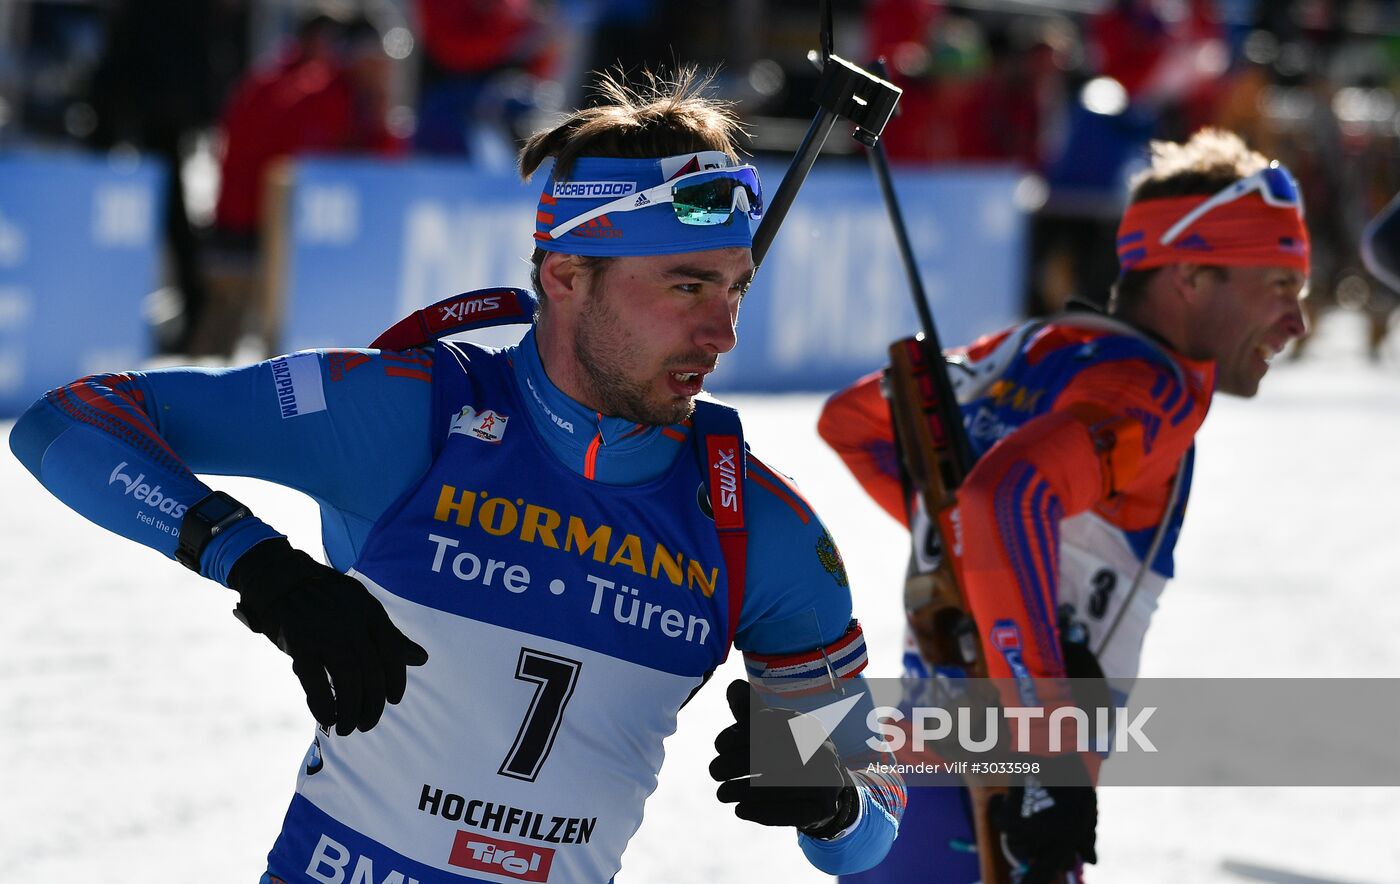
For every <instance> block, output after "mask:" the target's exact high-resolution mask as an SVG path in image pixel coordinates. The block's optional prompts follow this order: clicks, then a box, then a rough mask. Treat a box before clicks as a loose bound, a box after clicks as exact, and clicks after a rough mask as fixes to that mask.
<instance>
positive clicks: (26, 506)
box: [0, 315, 1400, 884]
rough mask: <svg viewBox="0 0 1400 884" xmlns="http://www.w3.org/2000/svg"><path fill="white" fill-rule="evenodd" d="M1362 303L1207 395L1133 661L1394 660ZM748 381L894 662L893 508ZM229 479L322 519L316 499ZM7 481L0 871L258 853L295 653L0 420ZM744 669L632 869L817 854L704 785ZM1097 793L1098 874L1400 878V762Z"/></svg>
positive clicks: (1395, 369) (688, 735) (1359, 671)
mask: <svg viewBox="0 0 1400 884" xmlns="http://www.w3.org/2000/svg"><path fill="white" fill-rule="evenodd" d="M1354 319H1355V317H1351V316H1347V315H1339V316H1336V317H1334V318H1333V319H1332V321H1330V322H1329V323H1327V324H1325V325H1324V327H1323V329H1322V331H1323V335H1322V336H1321V340H1320V341H1319V342H1318V346H1317V347H1316V348H1315V349H1314V350H1313V351H1312V352H1311V353H1310V354H1309V357H1308V359H1307V360H1306V361H1304V362H1302V363H1283V364H1279V365H1277V366H1276V367H1275V368H1274V370H1273V371H1272V372H1271V375H1270V377H1269V378H1268V379H1266V381H1265V383H1264V388H1263V392H1262V393H1261V394H1260V395H1259V397H1258V398H1257V399H1255V400H1253V401H1249V402H1245V401H1240V400H1233V399H1223V398H1222V399H1221V400H1219V401H1217V403H1216V404H1215V406H1214V409H1213V413H1212V415H1211V416H1210V418H1209V419H1208V420H1207V422H1206V427H1205V430H1204V431H1203V432H1202V434H1201V438H1200V452H1199V458H1198V461H1197V478H1196V485H1195V490H1194V493H1193V495H1192V501H1191V509H1190V514H1189V516H1188V519H1187V525H1186V530H1185V532H1184V535H1183V538H1182V542H1181V545H1180V547H1179V552H1178V562H1179V574H1178V579H1177V580H1176V582H1175V583H1174V584H1173V585H1172V586H1171V588H1170V589H1169V590H1168V592H1167V594H1166V596H1165V598H1164V600H1163V605H1162V608H1161V610H1160V612H1159V614H1158V616H1157V622H1156V624H1155V625H1154V627H1153V631H1152V633H1151V635H1150V637H1149V640H1148V643H1147V649H1146V659H1145V661H1144V666H1143V675H1145V676H1226V675H1229V676H1239V677H1251V676H1253V677H1262V676H1285V675H1288V676H1314V677H1315V676H1329V677H1342V676H1356V677H1391V678H1400V596H1397V595H1395V594H1393V593H1396V591H1397V590H1400V560H1398V559H1397V555H1396V547H1393V546H1391V544H1392V543H1395V542H1396V535H1397V529H1400V496H1397V492H1400V444H1397V443H1400V364H1397V362H1396V361H1394V360H1392V361H1388V362H1386V363H1384V364H1382V365H1379V366H1372V365H1369V364H1367V363H1365V362H1364V360H1363V359H1362V358H1361V357H1360V356H1359V355H1357V354H1358V353H1359V350H1360V344H1359V341H1360V329H1359V328H1358V327H1357V325H1356V323H1355V322H1354V321H1353V320H1354ZM734 401H735V402H736V403H737V404H739V405H740V407H741V409H742V410H743V412H744V414H745V415H746V428H747V433H748V436H749V439H750V440H751V442H752V443H753V445H754V447H755V449H756V450H758V451H759V452H761V453H764V454H765V455H766V457H767V459H769V460H770V461H771V462H775V463H776V464H777V465H778V466H779V467H780V468H782V469H783V470H784V471H786V472H788V473H790V474H792V475H793V476H795V477H796V478H797V480H798V482H799V483H800V484H801V486H802V487H803V489H804V490H805V492H806V493H807V495H808V497H809V498H810V499H811V501H812V503H813V504H814V505H815V506H816V508H817V510H818V511H819V512H821V513H822V514H823V516H824V518H825V519H826V521H827V523H828V525H829V526H830V527H831V529H832V532H833V534H834V535H835V537H836V539H837V542H838V543H839V544H840V546H841V549H842V551H843V553H844V556H845V559H846V563H847V565H848V567H849V569H850V572H851V577H852V584H853V589H854V592H855V596H856V609H857V613H858V615H859V616H860V617H861V619H862V621H863V622H864V623H865V627H866V631H867V635H868V637H869V642H870V648H871V666H870V669H869V672H870V673H871V674H873V675H894V674H897V671H898V647H899V635H900V629H901V625H900V623H901V613H900V605H899V596H900V591H899V582H900V575H901V573H902V570H903V563H904V555H905V553H904V543H905V540H904V538H903V537H902V535H901V532H900V530H899V529H898V527H897V526H896V525H895V524H894V523H893V522H892V521H891V520H890V519H888V518H887V517H886V516H885V515H883V514H882V513H881V512H880V511H879V510H878V509H877V508H876V507H875V506H874V505H873V504H871V503H870V502H869V501H868V500H867V499H866V498H865V496H864V495H863V494H862V493H861V492H860V490H859V489H858V488H857V487H856V485H855V484H854V482H853V481H852V480H851V479H850V478H849V476H848V475H847V474H846V472H845V470H844V468H842V467H841V465H840V463H839V462H838V461H837V460H836V458H835V457H834V456H833V455H831V454H830V453H829V452H828V451H827V450H826V449H825V448H824V447H823V446H822V445H821V443H820V442H819V441H818V440H817V438H816V435H815V433H814V431H813V426H814V423H815V420H816V414H817V409H818V408H819V407H820V403H821V398H820V397H816V396H791V397H735V398H734ZM3 426H4V429H5V432H6V434H8V427H9V425H8V424H6V425H3ZM217 487H222V488H225V489H226V490H229V491H230V492H231V493H233V494H235V495H236V496H238V497H239V498H241V499H243V500H244V501H246V502H247V503H249V504H250V506H252V508H253V509H254V510H255V511H256V512H258V513H259V514H260V515H262V516H264V517H268V518H269V520H270V521H272V522H273V523H274V524H276V525H277V526H279V527H280V528H281V529H282V530H284V531H286V532H288V533H289V534H290V535H291V536H292V539H293V542H295V543H297V544H298V545H301V546H304V547H307V548H312V547H314V546H315V545H316V543H317V541H316V538H317V535H318V532H317V526H316V517H315V511H314V508H313V507H312V506H311V504H310V503H309V502H308V501H306V500H303V499H300V498H298V497H297V496H296V495H295V494H293V493H291V492H287V491H284V490H282V489H278V488H274V487H272V486H268V485H264V484H261V483H254V482H250V481H238V480H217ZM0 496H3V500H4V505H3V506H2V507H0V536H3V537H4V538H5V540H4V543H3V544H0V881H3V882H21V881H23V882H37V881H42V882H49V884H65V882H78V881H83V882H86V881H136V880H142V879H145V878H148V877H153V878H159V879H161V880H179V881H190V880H198V881H201V882H207V884H223V882H228V884H234V882H238V884H250V882H254V881H256V880H257V878H258V875H259V873H260V872H261V870H262V868H263V857H264V855H265V853H266V851H267V848H268V847H269V846H270V844H271V842H272V840H273V837H274V835H275V833H276V831H277V828H278V826H279V824H280V821H281V817H282V814H283V812H284V810H285V807H286V803H287V800H288V798H289V796H290V793H291V788H292V784H293V781H294V778H295V775H296V771H297V768H298V765H299V764H300V761H301V757H302V754H303V752H304V750H305V748H306V745H307V743H308V741H309V740H310V737H311V733H312V727H311V723H310V722H311V720H310V717H309V715H308V713H307V712H306V710H305V707H304V705H303V701H302V698H301V694H300V691H299V689H298V687H297V683H296V681H295V679H294V678H293V676H292V674H291V672H290V667H289V666H288V664H287V662H286V660H285V658H283V657H282V656H281V655H279V654H277V653H276V652H275V651H273V649H272V648H271V647H269V646H268V644H267V642H266V641H265V640H264V639H262V638H260V637H258V636H254V635H252V634H251V633H249V632H248V631H247V630H245V629H244V628H243V627H242V626H240V625H239V624H237V623H236V622H234V620H233V618H232V617H230V616H229V613H228V612H229V609H230V608H231V607H232V605H233V600H232V596H231V594H230V593H229V592H228V591H226V590H224V589H222V588H220V587H217V586H215V585H213V584H210V583H208V582H205V581H201V580H200V579H198V578H196V577H194V576H192V575H190V574H189V573H188V572H186V571H185V570H184V569H183V568H180V567H178V566H176V565H174V564H172V563H170V562H168V561H164V560H162V559H161V557H159V556H158V555H156V554H155V553H153V552H150V551H148V550H145V549H143V548H139V547H137V546H135V545H134V544H131V543H128V542H126V541H123V540H120V539H118V538H116V537H115V536H112V535H108V534H106V533H105V532H103V531H101V530H99V529H96V528H94V527H93V526H91V525H90V524H88V523H86V522H84V521H83V520H82V519H81V518H79V517H78V516H76V515H74V514H72V513H70V512H69V511H68V510H66V509H65V508H63V507H62V506H61V505H60V504H58V503H57V502H56V501H55V500H53V499H52V498H51V497H49V496H48V495H47V494H46V493H44V492H43V491H42V489H41V488H40V487H39V486H38V484H37V483H36V482H34V481H33V479H32V478H30V476H29V475H28V474H27V473H26V472H24V470H23V469H22V468H21V467H20V466H19V464H18V463H17V462H16V461H14V459H13V458H12V457H11V456H9V455H8V448H7V450H6V453H5V454H4V456H0ZM741 674H742V668H741V667H740V666H739V665H738V663H737V661H734V660H731V661H730V663H728V664H726V667H725V670H723V671H721V672H720V673H719V674H718V675H717V676H716V678H715V685H712V686H711V687H709V688H707V689H706V690H705V691H704V692H702V693H701V695H700V696H699V697H698V698H697V699H696V701H695V702H693V703H692V704H691V705H690V706H689V707H687V708H686V709H685V710H684V711H683V712H682V713H681V718H680V731H679V732H678V733H677V734H676V736H674V737H673V738H672V739H671V741H670V742H669V743H668V761H667V765H666V768H665V769H664V770H663V772H662V775H661V785H660V787H659V788H658V789H657V792H656V794H655V795H653V796H652V798H651V801H650V802H649V803H648V805H647V815H646V820H645V822H644V823H643V825H642V829H641V832H640V833H639V835H638V836H637V838H636V839H635V840H634V842H633V844H632V846H631V848H630V849H629V851H628V853H627V855H626V857H625V858H624V865H623V871H622V874H621V875H620V876H619V880H620V881H622V882H624V884H625V882H653V881H658V882H659V881H664V882H708V881H717V880H726V881H730V880H732V881H772V880H781V881H783V882H784V884H799V882H803V881H820V880H824V876H821V875H819V874H817V873H816V872H814V871H813V870H812V869H810V868H809V867H808V866H807V865H806V863H805V861H804V860H803V858H802V856H801V854H800V853H799V852H798V850H797V848H796V844H795V839H794V838H793V836H792V835H791V834H789V833H788V832H786V831H774V830H766V829H762V828H760V827H757V826H753V825H750V824H747V823H742V822H740V821H738V820H736V819H735V818H733V816H732V815H731V813H730V811H729V810H728V809H727V808H725V807H723V806H721V805H719V804H718V803H717V802H716V801H715V800H714V797H713V786H712V784H711V783H710V781H709V779H708V777H707V776H706V774H705V766H706V765H707V764H708V762H709V758H710V755H711V751H710V741H711V740H712V739H713V737H714V734H715V733H716V732H717V731H718V730H719V729H720V728H721V727H723V726H724V725H725V724H726V723H727V711H726V709H725V707H724V698H723V690H722V688H720V687H718V686H721V685H723V684H725V683H727V682H728V681H729V680H730V679H732V678H736V677H740V676H741ZM1203 739H1208V735H1203ZM1100 803H1101V823H1100V828H1099V844H1100V849H1099V854H1100V857H1101V860H1102V861H1101V863H1100V865H1099V867H1098V868H1096V869H1093V870H1092V871H1091V873H1090V875H1089V879H1090V880H1091V881H1097V882H1240V881H1271V882H1282V884H1309V882H1312V884H1360V882H1383V881H1389V882H1396V881H1400V839H1397V838H1396V833H1397V832H1400V789H1382V788H1371V789H1322V788H1312V789H1261V788H1254V789H1213V788H1192V789H1184V788H1150V789H1148V788H1138V789H1126V788H1121V789H1105V790H1102V793H1101V797H1100ZM915 834H916V833H909V835H910V836H911V837H913V836H915Z"/></svg>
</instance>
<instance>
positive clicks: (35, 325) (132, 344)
mask: <svg viewBox="0 0 1400 884" xmlns="http://www.w3.org/2000/svg"><path fill="white" fill-rule="evenodd" d="M163 188H164V175H163V172H162V171H161V170H160V169H159V168H158V167H157V166H156V164H155V163H152V162H150V161H146V160H137V159H135V158H131V159H125V160H122V161H120V162H112V161H109V160H108V159H106V158H105V157H96V156H87V155H80V154H73V155H55V154H28V153H16V154H0V417H14V416H15V415H18V414H19V413H20V412H22V411H24V409H25V408H27V407H29V405H30V403H32V402H33V401H34V400H35V399H37V398H38V397H39V396H41V395H43V393H44V392H45V391H47V390H49V389H52V388H53V387H57V386H59V385H61V384H64V383H67V382H68V381H71V380H74V379H76V378H79V377H82V376H83V375H88V374H93V373H95V372H100V371H116V370H122V369H131V368H136V367H139V366H140V364H141V363H142V362H143V361H144V360H145V359H147V358H148V357H149V356H150V354H151V337H150V332H149V330H148V328H147V326H146V322H145V320H144V319H143V318H142V312H141V305H142V301H143V299H144V298H145V296H146V295H147V294H149V293H150V292H151V291H152V290H154V289H155V288H156V287H157V286H158V283H157V279H158V276H157V274H158V271H159V250H160V240H161V227H160V218H161V206H162V199H163V196H164V189H163Z"/></svg>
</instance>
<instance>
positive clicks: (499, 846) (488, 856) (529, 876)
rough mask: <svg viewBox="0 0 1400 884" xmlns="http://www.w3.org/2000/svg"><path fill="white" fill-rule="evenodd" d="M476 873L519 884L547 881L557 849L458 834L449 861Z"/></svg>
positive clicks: (471, 834)
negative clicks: (512, 880)
mask: <svg viewBox="0 0 1400 884" xmlns="http://www.w3.org/2000/svg"><path fill="white" fill-rule="evenodd" d="M447 861H448V862H449V863H451V864H452V865H454V866H457V867H459V868H463V869H471V870H472V871H473V872H490V873H492V874H495V875H502V876H505V877H507V878H514V879H516V880H517V881H548V880H549V867H550V865H551V864H552V863H553V862H554V848H552V847H535V846H533V845H530V844H520V843H517V842H515V841H505V840H503V839H501V838H492V837H490V836H487V835H478V834H476V833H474V832H466V831H462V830H460V829H459V830H458V832H457V838H456V840H455V841H453V843H452V855H451V856H450V857H448V860H447Z"/></svg>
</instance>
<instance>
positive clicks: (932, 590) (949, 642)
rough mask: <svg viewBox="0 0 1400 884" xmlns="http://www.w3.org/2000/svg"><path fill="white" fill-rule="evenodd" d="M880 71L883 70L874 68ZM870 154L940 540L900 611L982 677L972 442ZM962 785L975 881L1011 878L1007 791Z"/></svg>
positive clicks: (903, 371)
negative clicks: (964, 577)
mask: <svg viewBox="0 0 1400 884" xmlns="http://www.w3.org/2000/svg"><path fill="white" fill-rule="evenodd" d="M876 70H877V71H878V72H880V73H883V69H882V67H880V66H878V65H877V67H876ZM870 161H871V165H872V166H873V167H874V169H875V176H876V178H877V179H878V181H879V183H880V191H881V193H882V195H883V196H884V200H885V205H886V207H887V208H888V209H889V215H890V222H891V224H892V225H893V227H894V233H895V239H896V240H897V241H898V244H899V251H900V256H901V257H902V258H903V261H904V266H905V270H906V272H907V275H908V277H909V285H910V289H911V293H912V294H913V297H914V308H915V309H916V310H917V311H918V314H919V324H920V326H921V327H922V329H923V331H922V333H921V334H919V335H916V336H914V337H911V338H904V339H902V340H899V341H895V342H894V343H893V344H891V345H890V351H889V352H890V365H889V368H887V369H886V371H885V378H884V380H885V383H884V391H885V395H886V397H887V398H888V399H889V403H890V416H891V418H892V419H893V424H894V430H895V445H896V448H897V450H898V451H899V454H900V467H901V473H902V477H903V479H904V481H905V484H906V486H907V487H906V491H913V492H915V493H916V496H915V498H914V503H912V504H911V507H913V506H918V507H922V509H923V514H924V515H925V516H926V517H927V519H928V522H929V525H928V532H929V533H928V539H929V540H930V541H934V540H937V541H938V542H939V543H938V544H937V546H938V548H937V549H925V550H923V551H922V552H924V553H925V554H924V556H923V557H922V558H923V559H924V560H925V561H927V560H928V559H930V558H936V560H937V564H936V566H935V567H934V568H933V569H932V570H931V571H927V572H922V573H921V572H920V569H919V568H914V569H912V570H913V573H911V574H910V576H909V577H908V578H907V580H906V582H905V587H904V607H905V613H906V616H907V617H908V618H909V625H910V627H911V629H912V630H913V632H914V635H915V638H916V640H917V642H918V646H919V652H920V654H921V655H922V656H923V658H924V659H925V660H927V661H929V663H930V664H931V665H932V666H933V667H935V668H952V669H957V670H960V671H962V672H963V673H964V674H966V675H967V676H968V677H970V678H978V679H984V678H986V677H987V661H986V658H985V656H984V655H983V653H982V644H981V641H980V640H979V638H978V636H979V633H978V630H977V626H976V624H975V623H974V622H973V620H972V614H971V609H970V607H969V606H968V604H967V597H966V596H965V595H964V593H963V590H962V586H961V585H960V583H959V581H958V577H957V574H956V571H955V570H954V560H955V558H956V557H957V556H958V555H960V554H961V551H962V550H961V541H960V534H959V526H958V525H957V523H956V509H955V505H956V503H957V498H956V494H957V489H958V487H959V486H960V485H961V484H962V482H963V480H964V479H966V478H967V474H968V472H969V471H970V470H971V469H972V464H973V456H972V446H971V444H970V443H969V441H968V438H967V430H966V428H965V427H964V426H963V420H962V411H961V409H960V408H959V406H958V400H957V396H956V395H955V393H954V391H953V385H952V381H951V380H950V379H949V377H948V367H947V364H946V362H945V361H944V358H943V345H942V343H941V342H940V341H939V338H938V327H937V326H936V325H935V324H934V321H933V313H932V310H931V309H930V308H929V302H928V295H927V293H926V292H925V291H924V287H923V281H922V280H921V279H920V277H919V271H918V264H917V262H916V261H915V260H914V252H913V248H912V247H911V246H910V244H909V235H908V232H907V230H906V229H905V226H904V218H903V215H902V214H901V212H900V209H899V203H898V200H897V199H896V197H895V193H894V185H893V183H892V181H891V179H890V171H889V164H888V162H887V161H886V158H885V151H884V145H882V144H879V143H877V144H875V145H873V146H872V147H871V150H870ZM916 515H917V513H915V512H912V511H911V512H910V513H909V527H910V532H911V533H910V536H911V537H912V538H913V541H914V543H915V544H916V545H920V544H921V543H922V542H923V540H924V538H923V537H922V536H920V535H921V533H920V532H919V531H918V527H917V524H918V522H919V519H917V518H915V516H916ZM919 552H920V551H919V550H916V551H915V555H914V560H915V562H918V561H919V560H920V558H921V557H920V555H919ZM929 553H933V555H929ZM964 783H965V784H966V786H967V789H968V792H969V794H970V795H971V798H972V815H973V827H974V830H975V831H976V834H977V862H978V865H979V867H980V870H981V879H982V881H983V882H984V884H1010V882H1011V868H1010V865H1009V864H1008V862H1007V860H1006V857H1005V856H1004V854H1003V853H1002V850H1001V832H1000V831H999V830H998V828H997V827H996V825H995V824H994V823H993V821H992V818H991V814H990V807H989V805H990V803H991V799H992V798H993V797H994V796H995V795H998V794H1004V793H1005V792H1006V789H1005V788H1004V787H1000V786H992V785H988V784H986V783H983V782H979V781H978V780H977V778H976V777H974V776H970V775H964Z"/></svg>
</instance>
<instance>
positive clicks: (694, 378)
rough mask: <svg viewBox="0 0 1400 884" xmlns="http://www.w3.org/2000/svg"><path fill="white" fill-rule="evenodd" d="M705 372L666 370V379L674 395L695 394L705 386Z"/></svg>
mask: <svg viewBox="0 0 1400 884" xmlns="http://www.w3.org/2000/svg"><path fill="white" fill-rule="evenodd" d="M706 374H708V372H705V371H672V372H667V374H666V379H667V381H668V382H669V384H670V387H671V392H673V393H675V394H676V395H678V396H695V395H697V394H698V393H699V392H700V390H701V389H702V388H703V387H704V386H705V375H706Z"/></svg>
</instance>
